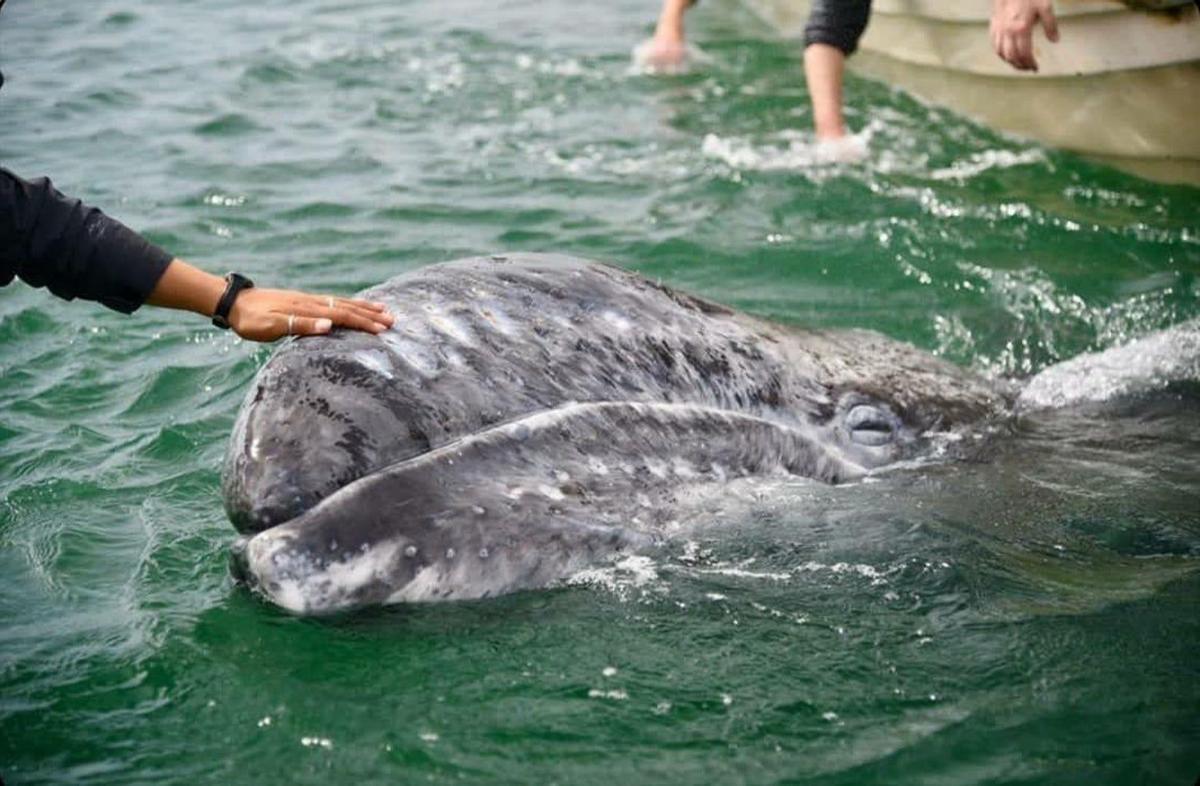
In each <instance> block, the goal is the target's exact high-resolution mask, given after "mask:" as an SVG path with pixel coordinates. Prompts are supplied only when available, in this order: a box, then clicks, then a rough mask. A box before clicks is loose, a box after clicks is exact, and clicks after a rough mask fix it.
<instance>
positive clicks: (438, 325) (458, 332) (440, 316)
mask: <svg viewBox="0 0 1200 786" xmlns="http://www.w3.org/2000/svg"><path fill="white" fill-rule="evenodd" d="M425 311H426V312H428V314H429V316H428V317H426V319H427V320H428V322H429V326H430V327H432V328H433V329H434V330H436V331H438V332H439V333H441V334H443V335H445V336H449V337H450V338H452V339H454V340H455V341H457V342H458V343H460V344H462V345H463V346H467V347H473V346H475V334H474V333H473V332H472V331H471V326H470V325H469V324H467V323H466V322H464V321H463V320H462V319H459V318H458V317H456V316H453V315H452V314H447V313H445V312H443V311H441V310H440V309H439V308H438V307H437V306H435V305H433V304H426V306H425Z"/></svg>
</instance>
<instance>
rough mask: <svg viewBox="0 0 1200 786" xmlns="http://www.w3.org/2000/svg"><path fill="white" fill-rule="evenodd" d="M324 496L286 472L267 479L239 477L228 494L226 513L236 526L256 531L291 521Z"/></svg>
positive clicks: (240, 529)
mask: <svg viewBox="0 0 1200 786" xmlns="http://www.w3.org/2000/svg"><path fill="white" fill-rule="evenodd" d="M320 501H321V496H320V495H319V494H317V493H316V492H314V491H313V490H311V489H305V488H304V484H303V483H302V482H301V481H299V480H297V479H294V478H291V477H287V476H285V475H283V474H282V473H273V475H272V476H271V477H266V478H248V477H243V478H240V479H239V482H238V483H237V488H236V489H233V490H232V491H231V492H230V493H228V494H227V495H226V512H227V513H228V514H229V520H230V522H232V523H233V526H234V528H235V529H237V531H238V532H241V533H243V534H252V533H255V532H262V531H263V530H267V529H270V528H271V527H274V526H276V525H277V524H282V523H284V522H285V521H291V520H292V519H294V518H296V517H297V516H299V515H301V514H303V513H304V512H306V511H307V510H309V509H310V508H312V507H313V506H314V505H316V504H317V503H318V502H320Z"/></svg>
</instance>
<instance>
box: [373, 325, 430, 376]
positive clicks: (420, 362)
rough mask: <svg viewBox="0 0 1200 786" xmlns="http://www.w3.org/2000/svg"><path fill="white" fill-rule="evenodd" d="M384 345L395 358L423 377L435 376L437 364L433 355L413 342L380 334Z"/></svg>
mask: <svg viewBox="0 0 1200 786" xmlns="http://www.w3.org/2000/svg"><path fill="white" fill-rule="evenodd" d="M381 337H382V338H383V341H384V343H386V344H387V345H388V346H389V347H391V348H392V350H393V351H394V352H395V353H396V357H398V358H399V359H400V360H402V361H404V363H405V364H407V365H408V366H411V367H412V368H413V369H414V370H416V371H417V373H419V374H420V375H421V376H423V377H433V376H437V372H438V363H437V360H436V359H435V358H434V357H433V355H431V354H429V351H428V350H426V349H425V348H424V347H423V346H421V345H420V344H418V343H417V342H415V341H409V340H408V339H406V338H401V337H400V336H397V335H395V334H393V333H386V332H385V333H383V334H381Z"/></svg>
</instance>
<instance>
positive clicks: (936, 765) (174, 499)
mask: <svg viewBox="0 0 1200 786" xmlns="http://www.w3.org/2000/svg"><path fill="white" fill-rule="evenodd" d="M653 5H654V4H653V3H651V2H634V1H633V0H611V1H610V2H604V3H590V4H584V3H572V2H565V1H564V0H547V1H546V2H534V0H513V1H512V2H501V3H496V2H468V0H459V2H452V3H418V2H400V1H396V0H392V1H389V2H382V1H381V0H375V1H372V0H343V1H342V2H339V3H325V2H319V1H318V0H295V1H293V2H282V0H264V2H260V3H233V2H226V1H225V0H221V1H219V2H210V3H185V2H182V1H181V0H150V1H147V2H140V3H133V2H128V0H99V2H93V3H47V2H33V1H32V0H12V2H10V3H8V5H7V7H6V8H5V10H4V12H3V14H0V67H2V68H3V70H4V72H5V75H6V76H7V77H8V84H7V85H6V86H5V87H4V90H3V91H2V92H0V162H3V164H4V165H6V166H8V167H10V168H12V169H14V170H16V171H17V172H20V173H23V174H25V175H26V176H30V177H32V176H36V175H41V174H49V175H51V176H52V177H53V178H54V179H55V181H56V182H57V184H58V185H59V186H60V187H61V188H62V189H63V190H65V191H67V192H68V193H72V194H76V195H79V196H81V197H84V198H85V199H87V200H88V201H89V202H92V203H95V204H99V205H101V206H103V207H105V208H106V209H107V210H108V211H109V212H111V213H113V214H115V215H117V216H118V217H120V218H122V219H123V220H125V221H126V222H127V223H130V224H131V225H133V226H135V227H138V228H140V229H143V230H145V231H146V232H148V233H149V234H150V235H151V236H152V237H153V238H154V239H155V240H156V241H158V242H160V243H161V244H163V245H164V246H166V247H167V248H169V249H171V250H172V251H173V252H174V253H176V254H178V255H180V256H183V257H186V258H188V259H190V260H192V261H194V262H196V263H198V264H200V265H202V266H204V267H207V268H209V269H212V270H216V271H224V270H226V269H238V270H242V271H244V272H246V273H247V274H249V275H250V276H252V277H253V278H255V279H257V280H259V281H261V282H264V283H266V282H270V283H273V284H281V285H289V286H295V287H303V288H307V289H313V290H320V291H330V292H337V293H349V292H352V291H354V290H356V289H358V288H361V287H364V286H367V285H370V284H373V283H376V282H378V281H381V280H383V279H385V278H388V277H390V276H392V275H395V274H397V273H399V272H402V271H404V270H409V269H412V268H414V267H417V266H420V265H425V264H429V263H432V262H437V261H440V260H445V259H451V258H454V257H457V256H464V255H471V254H478V253H490V252H496V251H501V250H514V249H523V250H548V251H561V252H568V253H574V254H578V255H582V256H589V257H595V258H600V259H607V260H611V261H615V262H618V263H620V264H623V265H626V266H629V267H632V268H635V269H638V270H640V271H643V272H645V273H646V274H648V275H651V276H654V277H657V278H661V279H662V280H664V281H666V282H669V283H672V284H675V285H678V286H681V287H684V288H687V289H690V290H692V291H695V292H698V293H701V294H704V295H707V296H709V297H712V298H715V299H718V300H721V301H724V302H728V303H731V304H733V305H735V306H738V307H740V308H742V309H745V310H748V311H751V312H754V313H757V314H760V315H765V316H768V317H771V318H775V319H780V320H785V321H789V322H795V323H801V324H816V325H824V326H862V327H870V328H874V329H877V330H881V331H883V332H886V333H888V334H890V335H893V336H897V337H900V338H904V339H907V340H910V341H912V342H914V343H916V344H918V345H920V346H922V347H925V348H927V349H929V350H931V351H935V352H938V353H941V354H943V355H945V356H948V357H950V358H951V359H953V360H955V361H956V362H959V363H962V364H965V365H969V366H972V367H974V368H976V369H977V370H979V371H982V372H984V373H989V374H997V375H998V374H1008V375H1025V374H1028V373H1031V372H1034V371H1036V370H1038V369H1040V368H1043V367H1045V366H1046V365H1048V364H1049V363H1051V362H1053V361H1055V360H1057V359H1061V358H1066V357H1070V356H1072V355H1075V354H1077V353H1079V352H1081V351H1085V350H1089V349H1097V348H1103V347H1108V346H1112V345H1114V344H1116V343H1120V342H1121V341H1122V340H1124V339H1127V338H1129V337H1133V336H1137V335H1141V334H1144V333H1147V332H1149V331H1152V330H1155V329H1158V328H1162V327H1166V326H1168V325H1172V324H1176V323H1178V322H1180V321H1183V320H1185V319H1189V318H1193V317H1196V316H1197V315H1200V280H1198V278H1197V274H1198V273H1200V190H1195V189H1189V188H1187V187H1167V186H1160V185H1155V184H1152V183H1148V182H1146V181H1142V180H1139V179H1136V178H1133V177H1131V176H1127V175H1124V174H1121V173H1119V172H1117V171H1114V170H1112V169H1109V168H1106V167H1104V166H1103V165H1100V164H1095V163H1091V162H1089V161H1086V160H1083V159H1080V158H1078V157H1076V156H1073V155H1069V154H1065V153H1060V152H1056V151H1051V150H1046V149H1042V148H1040V147H1037V146H1034V145H1031V144H1029V143H1027V142H1023V141H1020V140H1015V139H1010V138H1006V137H1003V136H999V135H997V134H995V133H992V132H990V131H988V130H986V129H983V128H981V127H979V126H976V125H974V124H972V123H970V122H968V121H966V120H963V119H961V118H958V117H955V116H954V115H952V114H949V113H946V112H944V111H940V110H936V109H932V108H929V107H926V106H923V105H921V104H919V103H917V102H915V101H913V100H911V99H910V98H908V97H906V96H904V95H902V94H898V93H894V92H892V91H891V90H889V89H888V88H886V87H885V86H882V85H879V84H875V83H870V82H866V81H863V80H858V79H853V78H852V79H851V80H850V82H849V84H848V92H849V110H850V113H851V114H850V120H851V123H852V125H853V126H854V127H856V128H864V127H865V128H867V129H868V132H869V134H870V137H871V140H870V148H871V153H870V155H869V156H868V158H867V160H866V161H865V162H864V163H862V164H858V165H852V166H842V167H830V166H826V165H820V164H817V163H814V162H813V161H812V156H811V154H810V153H809V148H808V147H807V146H806V143H807V141H808V140H807V136H806V133H805V132H806V129H807V128H808V127H809V125H810V123H809V121H810V117H809V113H808V108H807V100H806V93H805V90H804V87H803V82H802V79H801V78H800V75H799V70H798V63H797V57H796V52H795V51H794V49H792V48H791V47H789V46H787V45H784V44H780V43H778V42H774V41H772V40H771V38H770V35H769V33H768V32H767V31H765V30H764V29H762V28H761V27H759V26H758V25H757V23H756V22H755V21H754V20H753V19H752V18H750V17H749V16H748V15H746V13H745V12H744V11H741V10H740V9H739V8H738V7H737V6H735V5H722V4H720V3H712V4H708V3H706V4H705V5H704V6H703V7H702V8H701V9H700V10H699V11H697V12H696V13H695V14H694V24H693V26H692V32H693V33H694V35H695V38H696V39H697V40H698V41H699V42H700V43H701V45H702V46H703V47H704V48H705V50H706V51H707V52H708V53H709V54H710V55H711V56H712V62H711V63H710V64H708V65H707V66H705V67H704V68H702V69H701V70H699V71H697V72H694V73H692V74H689V75H685V76H681V77H673V78H651V77H646V76H640V75H637V74H633V73H630V71H629V52H630V49H631V48H632V46H633V45H634V44H635V43H636V42H637V41H639V40H641V39H642V38H644V37H645V36H646V35H647V33H648V30H649V28H648V25H647V21H648V20H649V19H650V18H651V17H652V16H653V13H654V9H653V8H652V6H653ZM1097 122H1103V119H1102V118H1097ZM400 316H401V318H403V315H400ZM0 342H2V346H3V354H2V355H0V500H2V502H0V576H2V577H3V581H2V582H0V778H3V780H4V782H5V783H7V784H9V786H12V785H13V784H33V783H56V784H57V783H87V784H100V783H103V784H110V783H111V784H167V783H179V784H197V783H249V784H257V783H264V784H274V783H322V784H326V783H407V782H435V783H436V782H501V783H518V782H536V783H613V782H625V783H710V782H711V783H753V784H758V783H819V784H834V783H837V784H869V783H878V784H895V783H920V784H958V783H979V784H983V783H987V784H1001V783H1003V784H1017V783H1020V784H1033V783H1046V784H1060V783H1071V784H1075V783H1078V784H1085V783H1086V784H1089V785H1091V784H1098V783H1099V784H1110V783H1111V784H1133V783H1154V784H1159V783H1164V784H1165V783H1181V784H1182V783H1189V784H1190V783H1192V782H1193V781H1194V779H1195V778H1196V776H1197V775H1198V774H1200V657H1198V656H1197V652H1200V571H1197V568H1198V567H1200V471H1198V470H1197V459H1198V458H1200V437H1198V436H1197V435H1198V434H1200V395H1197V392H1196V390H1195V389H1194V388H1193V389H1186V388H1185V389H1180V390H1176V391H1173V392H1171V393H1170V394H1169V395H1167V396H1164V397H1159V398H1156V399H1155V400H1154V401H1152V402H1145V406H1142V407H1131V408H1130V409H1129V410H1128V411H1124V412H1119V413H1116V414H1113V413H1108V414H1105V415H1104V416H1103V417H1096V416H1092V415H1088V414H1086V413H1084V414H1080V413H1074V414H1071V413H1066V414H1061V415H1045V416H1038V417H1035V418H1028V419H1024V420H1022V421H1020V422H1019V423H1017V424H1014V426H1013V428H1012V433H1011V434H1008V435H1006V436H1005V437H1004V438H1002V439H999V440H997V441H996V444H995V446H994V447H993V448H992V449H991V450H990V452H989V454H988V456H987V457H986V460H984V461H981V462H978V463H971V464H967V465H954V466H933V467H927V468H925V469H923V470H913V471H906V472H899V473H893V474H890V475H888V476H885V477H884V478H882V479H880V480H879V481H878V482H876V483H870V484H866V485H857V486H852V487H844V488H826V487H821V486H817V485H815V484H812V483H807V482H804V481H796V482H793V483H781V482H773V483H771V484H762V485H750V486H747V487H736V488H734V487H731V488H730V489H729V490H728V491H727V492H726V493H728V494H729V495H731V496H737V495H740V497H741V498H743V504H741V506H740V507H739V506H737V505H733V506H729V509H734V510H742V511H744V513H742V514H738V515H733V516H726V517H723V518H717V519H715V520H704V521H696V522H693V525H694V530H693V531H692V533H691V535H690V537H687V538H684V539H681V541H680V542H679V543H678V544H673V545H672V547H671V549H670V550H669V553H665V554H661V555H656V556H654V557H652V558H645V559H637V560H630V561H627V562H625V563H622V564H620V565H617V566H610V567H605V568H602V569H599V570H597V571H595V572H594V573H592V574H589V575H586V576H583V577H580V579H579V580H578V581H577V582H576V583H575V584H574V585H572V586H569V587H566V588H558V589H553V590H547V591H542V592H530V593H525V594H520V595H516V596H511V597H506V598H501V599H499V600H493V601H488V602H481V603H459V604H446V605H429V606H419V607H415V608H393V609H386V610H377V611H371V612H366V613H360V614H355V615H353V616H349V617H339V618H334V619H318V620H313V619H297V618H293V617H289V616H287V615H285V614H282V613H280V612H278V611H277V610H275V609H273V608H270V607H268V606H266V605H264V604H263V603H261V602H259V601H257V600H256V599H255V598H253V597H251V596H249V595H247V594H246V593H245V592H243V591H241V590H239V589H237V588H236V587H234V586H233V585H232V583H231V581H230V579H229V577H228V575H227V571H226V563H225V559H226V550H227V547H228V544H229V543H230V541H231V540H232V536H233V532H232V530H231V528H230V527H229V525H228V524H227V522H226V521H225V519H224V514H223V513H222V509H221V501H220V495H219V489H218V473H219V464H220V459H221V455H222V451H223V448H224V444H225V441H226V438H227V436H228V434H229V431H230V428H231V425H232V423H233V418H234V414H235V411H236V409H237V406H238V403H239V401H240V398H241V396H242V395H243V393H244V391H245V389H246V387H247V385H248V383H249V381H250V379H251V378H252V377H253V375H254V373H255V370H256V368H257V367H258V366H259V365H261V364H262V362H263V361H264V360H265V358H266V357H267V354H268V353H269V349H266V348H261V347H257V346H251V345H248V344H245V343H242V342H240V341H238V340H237V339H236V338H234V337H231V336H230V335H228V334H225V333H218V332H216V331H214V330H213V329H210V328H209V327H206V326H205V325H204V324H203V321H202V320H199V319H195V318H191V317H188V316H184V315H182V314H175V313H170V312H160V311H151V310H146V311H143V312H141V313H139V314H137V315H136V316H134V317H132V318H125V317H122V316H121V315H118V314H115V313H111V312H107V311H105V310H103V309H101V308H99V307H96V306H94V305H91V304H83V303H75V304H68V303H63V302H61V301H58V300H56V299H54V298H52V297H51V296H49V295H48V294H47V293H45V292H44V291H35V290H32V289H30V288H28V287H26V286H24V285H21V284H14V285H13V286H10V287H8V288H6V289H4V290H2V291H0Z"/></svg>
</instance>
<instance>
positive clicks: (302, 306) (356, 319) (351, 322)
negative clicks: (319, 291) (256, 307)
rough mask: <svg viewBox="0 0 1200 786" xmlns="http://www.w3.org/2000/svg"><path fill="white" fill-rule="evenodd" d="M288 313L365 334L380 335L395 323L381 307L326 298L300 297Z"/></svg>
mask: <svg viewBox="0 0 1200 786" xmlns="http://www.w3.org/2000/svg"><path fill="white" fill-rule="evenodd" d="M291 308H292V311H293V312H294V313H295V314H297V315H299V316H305V317H325V318H327V319H329V320H330V321H331V323H332V324H333V325H336V326H338V327H348V328H352V329H354V330H365V331H366V332H368V333H381V332H383V331H384V330H387V329H388V328H390V327H391V326H392V324H393V323H394V322H395V317H393V316H392V315H391V314H389V313H388V312H387V307H386V306H384V305H383V304H382V303H373V302H371V301H367V300H356V299H352V298H338V297H332V296H329V295H304V296H302V297H300V298H296V299H295V301H294V302H293V304H292V306H291Z"/></svg>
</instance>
